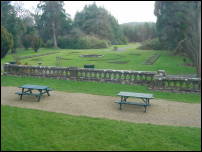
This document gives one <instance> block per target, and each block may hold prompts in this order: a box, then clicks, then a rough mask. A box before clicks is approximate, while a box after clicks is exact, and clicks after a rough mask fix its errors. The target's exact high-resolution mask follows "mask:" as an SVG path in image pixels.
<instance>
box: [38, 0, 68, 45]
mask: <svg viewBox="0 0 202 152" xmlns="http://www.w3.org/2000/svg"><path fill="white" fill-rule="evenodd" d="M63 5H64V3H63V1H42V2H40V3H39V5H38V8H39V9H40V10H42V14H41V15H39V14H37V15H36V16H35V18H36V19H37V20H36V21H37V27H38V28H39V31H40V34H41V36H42V37H43V38H44V39H45V40H46V41H47V40H49V39H52V40H53V44H54V47H55V48H57V47H58V46H57V37H58V36H59V35H60V34H61V33H64V31H63V32H62V30H65V28H68V26H69V23H70V19H69V15H68V14H66V13H65V10H64V9H63Z"/></svg>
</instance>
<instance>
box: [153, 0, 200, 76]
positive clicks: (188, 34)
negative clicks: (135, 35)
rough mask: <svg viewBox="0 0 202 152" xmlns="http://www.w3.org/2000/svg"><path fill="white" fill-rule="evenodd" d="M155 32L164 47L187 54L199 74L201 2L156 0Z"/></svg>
mask: <svg viewBox="0 0 202 152" xmlns="http://www.w3.org/2000/svg"><path fill="white" fill-rule="evenodd" d="M154 14H155V15H156V16H157V23H156V24H157V32H158V37H159V40H160V42H161V43H162V44H163V46H164V47H165V48H166V49H169V50H174V51H175V53H176V54H185V55H187V56H188V57H189V58H190V59H191V61H192V63H193V65H194V66H195V67H196V69H197V73H198V74H199V75H200V73H201V72H200V65H201V58H200V52H201V48H200V44H201V42H200V41H201V2H200V1H175V2H170V1H169V2H168V1H167V2H166V1H157V2H156V3H155V11H154Z"/></svg>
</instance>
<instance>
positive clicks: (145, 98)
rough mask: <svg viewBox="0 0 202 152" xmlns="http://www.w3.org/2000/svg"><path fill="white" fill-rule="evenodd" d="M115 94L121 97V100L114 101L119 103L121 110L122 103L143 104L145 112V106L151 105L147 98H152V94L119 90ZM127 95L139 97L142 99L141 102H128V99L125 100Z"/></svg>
mask: <svg viewBox="0 0 202 152" xmlns="http://www.w3.org/2000/svg"><path fill="white" fill-rule="evenodd" d="M117 95H118V96H120V97H121V100H119V101H115V103H118V104H120V110H121V106H122V104H130V105H138V106H144V108H145V111H144V112H146V109H147V106H150V105H151V104H150V103H149V100H150V99H153V98H154V97H153V94H146V93H136V92H119V93H118V94H117ZM129 97H133V98H140V99H142V100H143V103H140V102H129V101H127V99H128V98H129Z"/></svg>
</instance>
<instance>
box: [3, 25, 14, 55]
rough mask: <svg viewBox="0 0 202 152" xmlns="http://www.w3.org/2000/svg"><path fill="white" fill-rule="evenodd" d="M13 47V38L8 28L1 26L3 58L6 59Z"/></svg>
mask: <svg viewBox="0 0 202 152" xmlns="http://www.w3.org/2000/svg"><path fill="white" fill-rule="evenodd" d="M12 47H13V37H12V34H10V33H9V32H8V31H7V30H6V28H4V27H3V26H1V58H3V57H5V56H6V54H7V53H8V51H9V50H10V49H11V48H12Z"/></svg>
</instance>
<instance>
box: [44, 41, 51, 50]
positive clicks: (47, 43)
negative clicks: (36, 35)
mask: <svg viewBox="0 0 202 152" xmlns="http://www.w3.org/2000/svg"><path fill="white" fill-rule="evenodd" d="M44 47H47V48H52V47H53V41H52V40H48V41H47V42H46V43H45V44H44Z"/></svg>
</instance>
